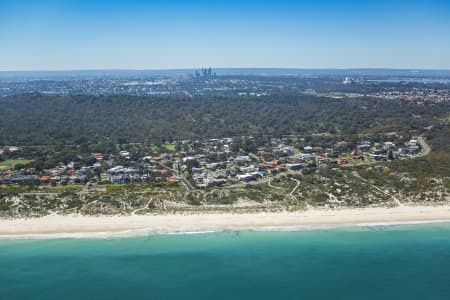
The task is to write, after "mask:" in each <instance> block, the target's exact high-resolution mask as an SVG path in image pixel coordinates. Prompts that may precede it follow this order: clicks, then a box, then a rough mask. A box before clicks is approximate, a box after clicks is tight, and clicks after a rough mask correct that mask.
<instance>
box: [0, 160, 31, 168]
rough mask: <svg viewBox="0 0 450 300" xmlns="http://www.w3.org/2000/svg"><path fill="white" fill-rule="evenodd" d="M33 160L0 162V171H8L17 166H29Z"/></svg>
mask: <svg viewBox="0 0 450 300" xmlns="http://www.w3.org/2000/svg"><path fill="white" fill-rule="evenodd" d="M30 162H32V160H29V159H8V160H5V161H1V162H0V170H8V169H12V168H14V166H15V165H17V164H24V165H26V164H29V163H30Z"/></svg>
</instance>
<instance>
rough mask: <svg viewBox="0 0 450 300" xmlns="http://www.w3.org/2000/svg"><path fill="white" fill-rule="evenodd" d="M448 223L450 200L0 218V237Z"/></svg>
mask: <svg viewBox="0 0 450 300" xmlns="http://www.w3.org/2000/svg"><path fill="white" fill-rule="evenodd" d="M443 222H450V205H446V206H400V207H395V208H358V209H336V210H320V209H316V210H307V211H297V212H274V213H268V212H267V213H243V214H239V213H207V214H188V215H186V214H185V215H139V216H137V215H133V216H102V217H92V216H80V215H69V216H60V215H51V216H45V217H42V218H33V219H12V220H1V219H0V239H67V238H73V239H82V238H99V239H101V238H125V237H139V236H150V235H158V234H205V233H213V232H221V231H300V230H314V229H326V228H337V227H355V226H356V227H369V226H394V225H417V224H429V223H443Z"/></svg>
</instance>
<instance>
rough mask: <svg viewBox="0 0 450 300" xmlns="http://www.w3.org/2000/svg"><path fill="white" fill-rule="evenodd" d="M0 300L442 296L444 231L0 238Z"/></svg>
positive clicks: (448, 264) (444, 227) (448, 280)
mask: <svg viewBox="0 0 450 300" xmlns="http://www.w3.org/2000/svg"><path fill="white" fill-rule="evenodd" d="M0 299H2V300H3V299H5V300H6V299H7V300H12V299H27V300H28V299H46V300H50V299H61V300H62V299H65V300H71V299H277V300H281V299H308V300H313V299H366V300H370V299H408V300H412V299H421V300H424V299H428V300H429V299H444V300H445V299H450V224H446V223H435V224H421V225H395V226H370V227H348V228H334V229H314V230H301V231H278V232H259V231H236V232H234V231H227V232H218V233H204V234H172V235H170V234H167V235H148V236H140V237H128V238H108V239H46V240H45V239H34V240H33V239H15V240H7V239H4V240H0Z"/></svg>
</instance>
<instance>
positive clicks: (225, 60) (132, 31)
mask: <svg viewBox="0 0 450 300" xmlns="http://www.w3.org/2000/svg"><path fill="white" fill-rule="evenodd" d="M202 66H213V67H289V68H366V67H372V68H384V67H387V68H422V69H425V68H426V69H450V1H448V0H446V1H444V0H428V1H425V0H421V1H419V0H409V1H408V0H391V1H387V0H373V1H369V0H366V1H363V0H359V1H356V0H341V1H337V0H315V1H313V0H310V1H302V0H297V1H288V0H277V1H275V0H267V1H264V0H259V1H256V0H254V1H251V0H241V1H237V0H227V1H225V0H216V1H214V0H209V1H207V0H191V1H190V0H185V1H181V0H173V1H169V0H167V1H162V0H155V1H143V0H127V1H125V0H123V1H114V0H109V1H106V0H84V1H83V0H0V70H68V69H70V70H75V69H168V68H191V67H194V68H198V67H202Z"/></svg>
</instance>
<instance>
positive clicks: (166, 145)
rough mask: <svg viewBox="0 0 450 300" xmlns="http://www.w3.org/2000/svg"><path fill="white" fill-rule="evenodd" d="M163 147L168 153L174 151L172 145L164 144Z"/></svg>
mask: <svg viewBox="0 0 450 300" xmlns="http://www.w3.org/2000/svg"><path fill="white" fill-rule="evenodd" d="M163 147H164V148H166V149H167V150H169V151H172V152H174V151H175V145H172V144H164V145H163Z"/></svg>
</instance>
